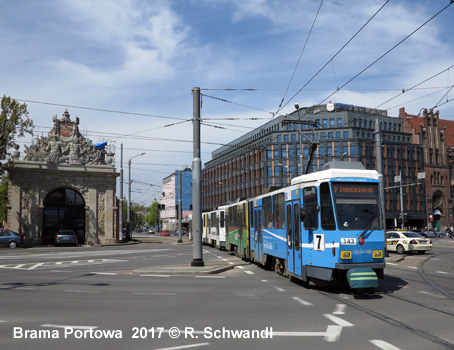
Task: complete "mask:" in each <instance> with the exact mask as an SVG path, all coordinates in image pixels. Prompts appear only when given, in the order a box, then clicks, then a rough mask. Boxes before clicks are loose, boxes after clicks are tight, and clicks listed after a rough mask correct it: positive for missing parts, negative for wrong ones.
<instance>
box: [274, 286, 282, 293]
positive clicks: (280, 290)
mask: <svg viewBox="0 0 454 350" xmlns="http://www.w3.org/2000/svg"><path fill="white" fill-rule="evenodd" d="M273 287H274V289H276V290H277V291H278V292H285V289H282V288H279V287H276V286H273Z"/></svg>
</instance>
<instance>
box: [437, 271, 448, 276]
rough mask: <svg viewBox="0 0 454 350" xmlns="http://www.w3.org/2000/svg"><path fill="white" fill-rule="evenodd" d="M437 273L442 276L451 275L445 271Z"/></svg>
mask: <svg viewBox="0 0 454 350" xmlns="http://www.w3.org/2000/svg"><path fill="white" fill-rule="evenodd" d="M436 272H437V273H441V274H442V275H450V273H449V272H444V271H436Z"/></svg>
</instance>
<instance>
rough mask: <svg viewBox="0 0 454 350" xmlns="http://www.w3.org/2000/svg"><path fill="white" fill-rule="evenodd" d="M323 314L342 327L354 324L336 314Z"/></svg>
mask: <svg viewBox="0 0 454 350" xmlns="http://www.w3.org/2000/svg"><path fill="white" fill-rule="evenodd" d="M323 316H325V317H326V318H327V319H329V320H331V321H333V322H334V323H335V324H337V325H338V326H341V327H353V326H354V324H352V323H350V322H348V321H345V320H343V319H342V318H340V317H337V316H334V315H330V314H324V315H323Z"/></svg>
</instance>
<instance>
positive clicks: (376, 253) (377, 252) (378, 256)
mask: <svg viewBox="0 0 454 350" xmlns="http://www.w3.org/2000/svg"><path fill="white" fill-rule="evenodd" d="M372 257H373V258H374V259H381V258H383V250H374V251H373V252H372Z"/></svg>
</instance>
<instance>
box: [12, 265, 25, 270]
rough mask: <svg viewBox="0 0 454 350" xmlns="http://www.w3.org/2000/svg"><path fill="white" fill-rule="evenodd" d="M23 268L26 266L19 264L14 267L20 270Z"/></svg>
mask: <svg viewBox="0 0 454 350" xmlns="http://www.w3.org/2000/svg"><path fill="white" fill-rule="evenodd" d="M22 266H25V264H19V265H16V266H14V267H13V269H20V268H21V267H22Z"/></svg>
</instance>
